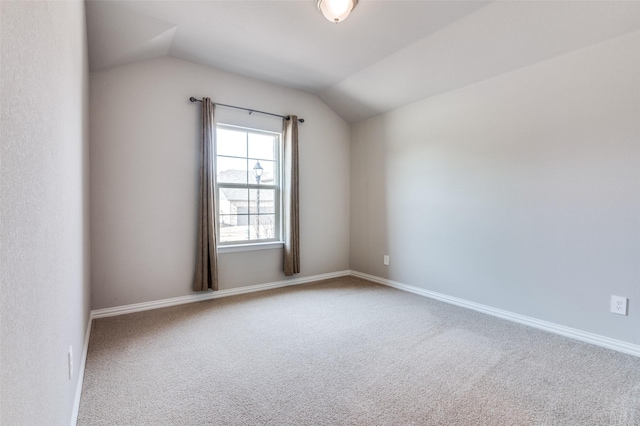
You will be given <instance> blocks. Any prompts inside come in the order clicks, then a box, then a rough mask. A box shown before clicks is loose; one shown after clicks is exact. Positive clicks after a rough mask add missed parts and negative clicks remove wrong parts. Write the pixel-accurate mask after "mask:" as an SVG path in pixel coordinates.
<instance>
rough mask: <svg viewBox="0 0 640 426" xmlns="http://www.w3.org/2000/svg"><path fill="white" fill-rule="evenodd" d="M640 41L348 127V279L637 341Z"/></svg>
mask: <svg viewBox="0 0 640 426" xmlns="http://www.w3.org/2000/svg"><path fill="white" fill-rule="evenodd" d="M638 46H640V33H637V32H636V33H632V34H630V35H627V36H623V37H620V38H617V39H612V40H610V41H608V42H605V43H602V44H598V45H595V46H592V47H589V48H585V49H582V50H579V51H576V52H573V53H570V54H567V55H563V56H560V57H556V58H554V59H551V60H548V61H545V62H541V63H539V64H536V65H533V66H530V67H526V68H523V69H520V70H518V71H515V72H511V73H508V74H504V75H501V76H498V77H495V78H493V79H490V80H487V81H485V82H482V83H479V84H475V85H473V86H469V87H466V88H462V89H460V90H457V91H454V92H450V93H447V94H443V95H440V96H436V97H433V98H430V99H427V100H424V101H421V102H418V103H415V104H413V105H410V106H407V107H404V108H401V109H398V110H396V111H393V112H390V113H387V114H384V115H381V116H378V117H375V118H372V119H369V120H367V121H363V122H360V123H357V124H355V125H353V127H352V151H351V194H352V204H351V268H352V269H353V270H356V271H360V272H364V273H368V274H372V275H376V276H380V277H383V278H389V279H391V280H395V281H398V282H401V283H405V284H408V285H412V286H416V287H421V288H425V289H429V290H432V291H436V292H440V293H444V294H447V295H450V296H455V297H459V298H463V299H466V300H469V301H473V302H477V303H481V304H484V305H488V306H492V307H495V308H500V309H504V310H507V311H512V312H515V313H519V314H522V315H527V316H531V317H534V318H538V319H542V320H547V321H551V322H554V323H558V324H562V325H565V326H569V327H575V328H578V329H581V330H585V331H589V332H592V333H596V334H600V335H604V336H608V337H611V338H615V339H621V340H624V341H627V342H631V343H635V344H639V343H640V327H639V326H638V324H640V309H639V307H638V306H639V304H640V79H639V78H638V76H639V75H640V49H638ZM384 254H389V255H390V260H391V262H390V265H389V266H388V267H386V266H383V264H382V258H383V255H384ZM612 294H615V295H620V296H626V297H628V298H630V314H629V316H627V317H624V316H619V315H614V314H611V313H609V303H610V296H611V295H612Z"/></svg>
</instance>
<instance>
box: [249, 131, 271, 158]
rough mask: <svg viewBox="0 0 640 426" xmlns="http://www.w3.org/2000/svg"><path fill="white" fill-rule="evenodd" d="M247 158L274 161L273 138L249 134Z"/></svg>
mask: <svg viewBox="0 0 640 426" xmlns="http://www.w3.org/2000/svg"><path fill="white" fill-rule="evenodd" d="M249 157H252V158H259V159H261V160H275V159H276V138H275V136H272V135H261V134H258V133H249Z"/></svg>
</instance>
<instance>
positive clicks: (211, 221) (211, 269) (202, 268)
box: [193, 98, 218, 291]
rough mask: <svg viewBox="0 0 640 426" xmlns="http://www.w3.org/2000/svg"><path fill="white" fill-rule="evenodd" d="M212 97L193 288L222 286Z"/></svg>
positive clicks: (205, 119)
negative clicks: (219, 264)
mask: <svg viewBox="0 0 640 426" xmlns="http://www.w3.org/2000/svg"><path fill="white" fill-rule="evenodd" d="M214 109H215V105H214V104H213V103H211V99H209V98H202V141H201V146H200V197H199V198H200V200H199V202H198V253H197V255H196V277H195V281H194V283H193V291H207V290H209V289H211V290H214V291H215V290H218V249H217V246H216V224H215V218H216V216H215V211H216V208H215V197H214V194H215V190H214V177H213V173H214V167H213V161H214V158H213V132H214V128H213V113H214Z"/></svg>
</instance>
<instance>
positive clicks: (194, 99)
mask: <svg viewBox="0 0 640 426" xmlns="http://www.w3.org/2000/svg"><path fill="white" fill-rule="evenodd" d="M189 100H190V101H191V102H197V101H198V100H197V99H196V98H194V97H193V96H192V97H190V98H189Z"/></svg>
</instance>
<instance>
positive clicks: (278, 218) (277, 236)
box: [214, 123, 283, 252]
mask: <svg viewBox="0 0 640 426" xmlns="http://www.w3.org/2000/svg"><path fill="white" fill-rule="evenodd" d="M218 129H227V130H232V131H242V132H246V133H253V134H260V135H269V136H274V137H275V138H276V153H275V170H274V179H275V180H276V182H275V183H274V184H273V185H267V184H262V183H261V184H257V183H249V182H250V179H249V178H250V177H251V175H252V173H253V172H252V170H253V166H252V165H251V164H249V163H250V162H251V161H253V160H257V161H259V159H252V158H251V157H249V152H248V146H247V157H235V158H245V159H246V160H247V170H248V173H249V175H248V176H247V181H248V182H247V184H240V183H227V182H222V183H220V182H218V173H217V170H215V173H214V178H215V184H214V186H215V198H216V206H220V191H221V189H222V188H235V189H247V190H251V189H256V190H260V189H272V190H274V198H275V199H274V215H275V229H274V238H268V239H259V240H258V239H254V240H236V241H224V242H223V241H221V240H220V235H221V234H220V221H221V216H220V207H217V208H216V212H215V220H216V231H217V232H216V236H217V245H218V249H219V251H220V252H234V251H244V250H262V249H270V248H277V247H282V244H283V241H282V228H283V227H282V182H283V179H282V160H283V157H282V155H283V154H282V151H283V150H282V133H281V132H273V131H268V130H261V129H254V128H250V127H245V126H236V125H232V124H224V123H216V127H215V130H216V132H215V136H214V140H215V143H214V165H215V166H214V167H216V169H217V164H218ZM248 140H249V138H248V137H247V142H246V143H247V144H248ZM225 157H226V156H225ZM247 201H248V202H249V200H247Z"/></svg>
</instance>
